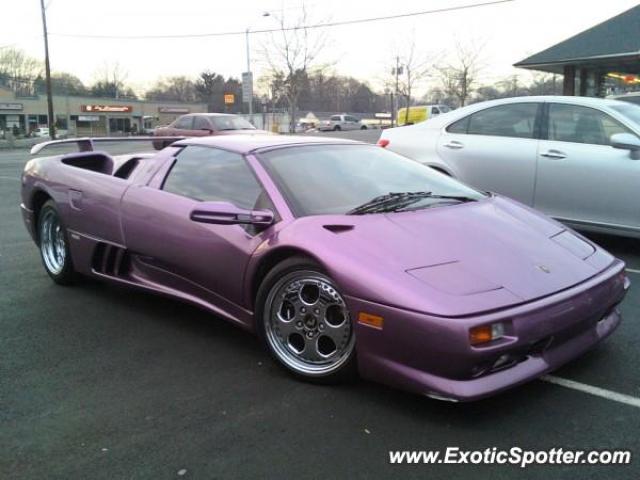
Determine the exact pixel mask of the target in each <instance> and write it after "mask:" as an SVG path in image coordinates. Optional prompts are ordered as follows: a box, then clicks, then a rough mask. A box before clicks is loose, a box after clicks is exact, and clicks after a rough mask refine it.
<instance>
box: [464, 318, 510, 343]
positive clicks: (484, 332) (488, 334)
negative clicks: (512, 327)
mask: <svg viewBox="0 0 640 480" xmlns="http://www.w3.org/2000/svg"><path fill="white" fill-rule="evenodd" d="M503 336H504V325H503V324H502V323H492V324H489V325H480V326H478V327H473V328H471V329H470V330H469V343H470V344H471V345H480V344H482V343H487V342H492V341H493V340H497V339H499V338H502V337H503Z"/></svg>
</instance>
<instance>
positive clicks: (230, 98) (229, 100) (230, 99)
mask: <svg viewBox="0 0 640 480" xmlns="http://www.w3.org/2000/svg"><path fill="white" fill-rule="evenodd" d="M234 103H236V97H235V95H234V94H233V93H225V94H224V104H225V105H233V104H234Z"/></svg>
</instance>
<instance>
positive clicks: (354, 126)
mask: <svg viewBox="0 0 640 480" xmlns="http://www.w3.org/2000/svg"><path fill="white" fill-rule="evenodd" d="M344 119H345V125H346V130H358V129H359V128H360V125H359V124H358V119H357V118H356V117H352V116H351V115H346V116H345V117H344Z"/></svg>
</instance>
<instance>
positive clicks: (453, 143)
mask: <svg viewBox="0 0 640 480" xmlns="http://www.w3.org/2000/svg"><path fill="white" fill-rule="evenodd" d="M444 146H445V147H447V148H451V149H453V150H460V149H461V148H464V145H463V144H462V143H461V142H458V141H457V140H451V141H450V142H449V143H445V144H444Z"/></svg>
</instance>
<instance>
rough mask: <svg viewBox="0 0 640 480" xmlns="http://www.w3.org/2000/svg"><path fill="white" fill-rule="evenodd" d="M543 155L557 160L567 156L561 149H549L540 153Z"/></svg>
mask: <svg viewBox="0 0 640 480" xmlns="http://www.w3.org/2000/svg"><path fill="white" fill-rule="evenodd" d="M540 156H541V157H547V158H553V159H555V160H560V159H561V158H566V157H567V156H566V155H565V154H564V153H562V152H560V151H559V150H548V151H546V152H544V153H541V154H540Z"/></svg>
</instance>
